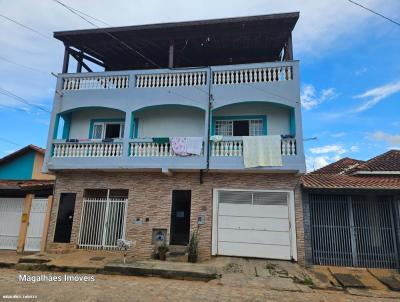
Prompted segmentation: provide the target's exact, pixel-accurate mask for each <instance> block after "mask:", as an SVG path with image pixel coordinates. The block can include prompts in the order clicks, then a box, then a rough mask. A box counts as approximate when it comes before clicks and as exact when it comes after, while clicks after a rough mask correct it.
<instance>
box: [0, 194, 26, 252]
mask: <svg viewBox="0 0 400 302" xmlns="http://www.w3.org/2000/svg"><path fill="white" fill-rule="evenodd" d="M23 209H24V198H9V197H1V198H0V249H7V250H16V249H17V245H18V238H19V227H20V223H21V215H22V212H23Z"/></svg>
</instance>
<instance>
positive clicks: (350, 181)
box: [302, 174, 400, 190]
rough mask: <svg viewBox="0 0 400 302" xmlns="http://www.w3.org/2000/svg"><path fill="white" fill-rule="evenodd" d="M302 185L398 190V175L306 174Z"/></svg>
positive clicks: (399, 182) (399, 183) (326, 187)
mask: <svg viewBox="0 0 400 302" xmlns="http://www.w3.org/2000/svg"><path fill="white" fill-rule="evenodd" d="M302 185H303V187H304V188H307V189H386V190H400V175H399V176H397V175H392V176H387V175H382V176H356V175H332V174H306V175H303V177H302Z"/></svg>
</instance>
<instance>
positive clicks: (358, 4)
mask: <svg viewBox="0 0 400 302" xmlns="http://www.w3.org/2000/svg"><path fill="white" fill-rule="evenodd" d="M347 1H349V2H350V3H352V4H354V5H357V6H359V7H361V8H363V9H365V10H367V11H369V12H371V13H373V14H375V15H377V16H379V17H381V18H383V19H386V20H388V21H390V22H392V23H394V24H396V25H398V26H400V23H399V22H397V21H395V20H393V19H391V18H389V17H386V16H384V15H382V14H381V13H378V12H376V11H374V10H372V9H370V8H368V7H366V6H364V5H362V4H360V3H357V2H355V1H353V0H347Z"/></svg>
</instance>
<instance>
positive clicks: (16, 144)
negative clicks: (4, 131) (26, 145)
mask: <svg viewBox="0 0 400 302" xmlns="http://www.w3.org/2000/svg"><path fill="white" fill-rule="evenodd" d="M0 141H3V142H6V143H9V144H11V145H15V146H18V147H23V146H22V145H21V144H18V143H16V142H13V141H11V140H9V139H6V138H3V137H0Z"/></svg>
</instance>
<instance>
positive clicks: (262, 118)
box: [211, 115, 268, 135]
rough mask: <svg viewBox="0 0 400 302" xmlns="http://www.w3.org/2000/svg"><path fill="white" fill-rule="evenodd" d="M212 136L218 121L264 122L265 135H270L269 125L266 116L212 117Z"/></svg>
mask: <svg viewBox="0 0 400 302" xmlns="http://www.w3.org/2000/svg"><path fill="white" fill-rule="evenodd" d="M211 119H212V123H211V135H215V123H216V121H238V120H239V121H243V120H262V122H263V135H267V134H268V124H267V116H266V115H225V116H211Z"/></svg>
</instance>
